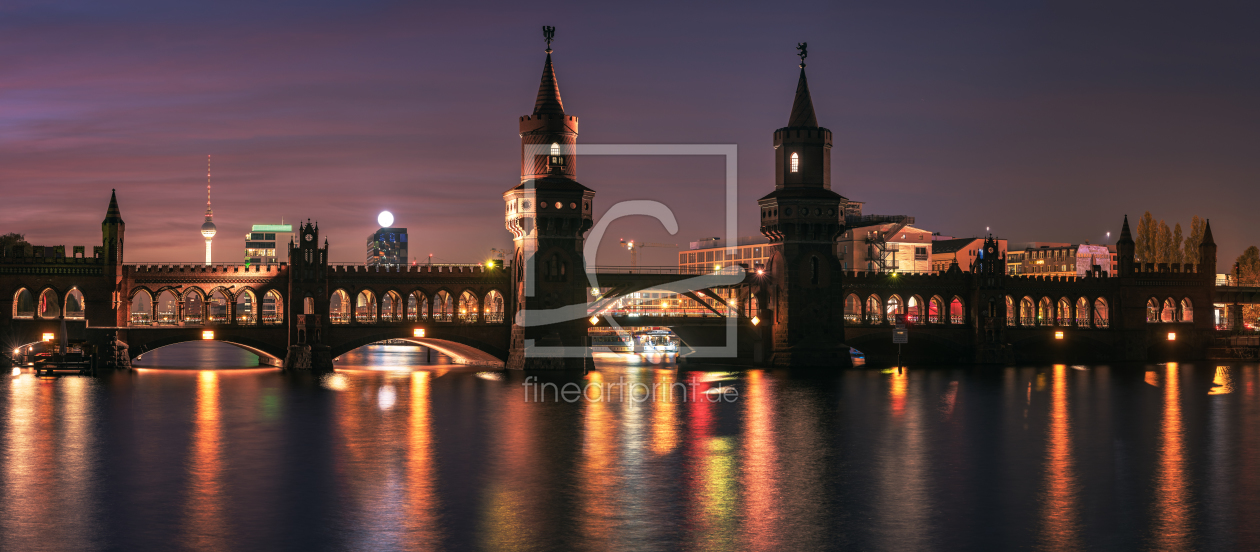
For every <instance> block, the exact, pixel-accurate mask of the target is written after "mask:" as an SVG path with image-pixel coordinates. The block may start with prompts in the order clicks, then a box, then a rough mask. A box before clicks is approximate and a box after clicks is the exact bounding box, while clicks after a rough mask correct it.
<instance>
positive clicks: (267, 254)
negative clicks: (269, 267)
mask: <svg viewBox="0 0 1260 552" xmlns="http://www.w3.org/2000/svg"><path fill="white" fill-rule="evenodd" d="M292 239H293V225H291V224H255V225H254V226H253V228H251V229H250V231H249V233H248V234H245V262H247V263H249V264H275V263H278V262H285V261H288V259H280V258H279V256H278V255H277V253H276V252H277V251H279V252H281V253H280V255H287V254H288V249H287V248H288V247H289V241H291V240H292Z"/></svg>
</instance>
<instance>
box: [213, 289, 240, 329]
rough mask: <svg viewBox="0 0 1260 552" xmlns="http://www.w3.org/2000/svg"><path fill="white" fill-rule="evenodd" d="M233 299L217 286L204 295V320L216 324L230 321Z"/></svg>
mask: <svg viewBox="0 0 1260 552" xmlns="http://www.w3.org/2000/svg"><path fill="white" fill-rule="evenodd" d="M234 302H235V299H233V298H232V292H231V291H229V290H228V289H227V288H225V287H223V286H217V287H215V288H213V289H211V290H210V292H209V293H207V294H206V320H208V321H209V322H211V323H216V324H226V323H228V322H229V321H231V319H232V318H231V314H232V304H233V303H234Z"/></svg>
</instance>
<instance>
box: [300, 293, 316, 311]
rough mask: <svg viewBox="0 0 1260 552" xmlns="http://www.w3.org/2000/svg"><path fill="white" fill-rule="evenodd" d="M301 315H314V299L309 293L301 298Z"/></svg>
mask: <svg viewBox="0 0 1260 552" xmlns="http://www.w3.org/2000/svg"><path fill="white" fill-rule="evenodd" d="M302 314H315V297H313V296H312V295H311V294H309V293H307V294H306V297H303V298H302Z"/></svg>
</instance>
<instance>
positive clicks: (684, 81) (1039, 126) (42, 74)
mask: <svg viewBox="0 0 1260 552" xmlns="http://www.w3.org/2000/svg"><path fill="white" fill-rule="evenodd" d="M45 4H46V3H45V2H23V1H21V0H17V1H14V0H10V1H6V2H4V3H3V4H2V5H0V191H2V193H3V203H2V205H3V208H2V209H0V213H2V215H0V233H4V232H20V233H25V234H26V236H27V239H28V240H29V241H31V242H32V243H34V244H37V245H61V244H64V245H67V246H69V245H89V246H90V245H99V244H100V222H101V219H103V218H104V215H105V208H106V205H107V203H108V200H109V191H110V189H111V188H117V189H118V199H119V204H120V205H121V208H122V214H123V218H124V219H125V220H126V222H127V239H128V249H127V257H126V260H127V261H129V262H139V261H184V262H196V261H198V260H199V259H201V258H202V257H203V252H204V242H203V240H202V238H201V236H200V234H199V228H200V226H201V223H202V213H203V211H204V209H205V163H206V155H207V154H213V155H214V212H215V222H216V224H217V225H218V228H219V236H218V238H216V240H215V248H214V249H215V258H216V260H219V261H239V260H241V257H242V255H243V246H244V244H243V243H242V242H243V237H244V234H245V233H246V232H247V231H248V227H249V225H250V224H259V223H278V222H279V221H280V219H281V218H282V217H283V219H284V220H285V222H292V221H296V220H298V219H302V220H305V219H306V218H311V219H314V220H318V221H319V223H320V227H321V230H322V232H323V235H324V236H326V237H328V238H329V241H330V243H331V245H332V260H334V261H340V262H352V261H359V262H361V261H362V260H363V258H364V242H365V240H366V238H367V236H368V235H369V234H370V233H371V232H372V231H373V230H374V229H375V228H376V222H375V221H376V214H377V213H378V212H379V211H381V210H383V209H389V210H391V211H393V212H394V214H395V216H396V218H397V222H396V223H395V225H396V226H403V227H406V228H408V229H409V230H410V233H411V254H412V256H413V257H418V258H422V259H423V258H427V256H428V254H429V253H432V254H433V255H434V259H435V260H436V261H444V262H475V261H480V260H484V259H486V258H488V255H489V249H490V248H492V247H498V248H506V247H508V246H509V244H510V238H509V234H508V233H507V231H506V230H504V228H503V204H502V199H501V194H502V193H503V192H504V191H505V190H507V189H508V188H510V187H512V186H515V185H516V184H518V183H519V165H518V163H519V138H518V136H517V131H518V129H517V118H518V117H519V116H521V115H526V114H528V113H530V111H531V110H532V107H533V104H534V96H535V94H536V92H537V89H538V81H539V76H540V74H541V69H542V66H543V59H544V54H543V49H544V44H543V41H542V33H541V30H540V27H541V26H542V25H554V26H556V27H557V32H556V40H555V43H554V48H555V55H554V60H555V64H556V72H557V77H558V80H559V83H560V90H561V94H562V96H563V98H564V105H565V110H566V112H568V113H569V114H572V115H577V116H578V117H580V118H581V135H580V137H579V140H580V142H581V143H584V144H601V143H653V144H659V143H701V144H706V143H718V144H731V143H734V144H737V145H738V147H739V154H740V157H739V184H740V197H741V203H740V213H739V215H740V219H739V226H740V230H741V231H740V233H741V234H743V235H752V234H756V233H757V225H758V217H757V213H758V211H757V208H756V199H757V198H758V197H760V196H762V195H764V194H765V193H767V192H768V191H770V190H771V189H773V183H774V181H773V174H772V169H773V158H772V156H771V153H772V150H771V138H772V133H773V131H774V130H775V129H776V128H778V127H781V126H784V125H785V124H786V123H787V118H788V112H789V109H790V107H791V102H792V95H793V91H794V90H795V87H796V80H797V73H798V69H797V63H798V59H797V58H796V57H795V49H794V48H795V45H796V43H797V42H802V41H808V42H809V52H810V57H809V59H808V60H807V63H808V68H807V71H808V74H809V79H810V86H811V90H812V93H813V98H814V104H815V107H816V109H817V113H818V120H819V124H821V125H822V126H825V127H828V128H830V129H831V130H832V131H833V132H834V145H835V147H834V149H833V150H832V160H833V187H834V188H835V189H836V190H837V191H838V192H840V193H841V194H843V195H845V196H847V197H849V198H851V199H854V200H858V201H864V202H866V212H867V213H881V214H908V215H913V216H915V217H916V218H917V224H916V226H918V227H920V228H924V229H927V230H931V231H937V232H941V233H942V234H946V235H954V236H969V235H980V234H982V233H983V232H984V229H985V227H986V226H990V227H992V229H993V231H994V232H995V233H997V234H998V235H1000V236H1001V237H1005V238H1009V239H1011V240H1014V241H1024V240H1038V241H1063V242H1080V241H1084V240H1090V241H1091V242H1092V243H1100V242H1102V241H1103V236H1104V233H1105V232H1107V231H1112V232H1113V239H1114V238H1115V237H1118V231H1119V229H1120V222H1121V218H1122V217H1123V215H1124V214H1126V213H1128V214H1129V215H1130V216H1131V217H1133V218H1136V217H1137V216H1140V215H1141V213H1142V212H1143V211H1146V210H1149V211H1151V212H1152V214H1154V215H1155V217H1156V218H1157V219H1161V218H1162V219H1165V220H1167V221H1168V223H1169V225H1170V226H1171V225H1172V223H1173V222H1181V223H1182V226H1183V228H1184V230H1185V231H1186V233H1187V234H1188V233H1189V221H1190V217H1191V216H1192V215H1200V216H1206V217H1209V218H1210V219H1211V221H1212V228H1213V232H1214V234H1215V236H1216V240H1217V243H1218V244H1219V245H1220V257H1221V260H1222V267H1224V266H1227V265H1226V264H1225V263H1226V262H1232V261H1233V258H1234V257H1235V256H1237V255H1238V254H1239V253H1240V252H1241V250H1242V249H1243V248H1244V247H1246V246H1248V245H1252V244H1260V232H1257V230H1256V228H1257V226H1256V224H1255V220H1254V217H1255V213H1256V206H1257V204H1258V200H1260V186H1258V185H1257V184H1258V179H1257V174H1260V154H1258V153H1257V145H1260V102H1258V100H1260V70H1257V68H1258V67H1260V33H1257V32H1256V30H1255V23H1256V21H1257V20H1258V18H1257V16H1258V15H1260V13H1257V12H1260V10H1258V9H1257V8H1256V7H1255V5H1254V4H1252V5H1250V6H1244V5H1243V4H1242V3H1239V4H1238V6H1240V7H1237V8H1226V7H1219V6H1218V7H1208V6H1205V5H1204V4H1201V3H1193V4H1183V5H1180V6H1175V7H1173V6H1170V7H1155V6H1151V5H1147V4H1146V3H1132V4H1131V5H1129V6H1127V7H1115V8H1107V9H1101V8H1098V7H1097V6H1095V5H1093V3H1081V4H1077V5H1069V4H1064V3H1059V2H1055V3H1037V2H995V3H992V4H988V5H985V4H969V5H964V4H963V3H958V2H949V3H940V2H925V3H923V4H922V5H914V4H911V3H897V4H896V5H895V7H891V6H893V4H888V6H890V7H884V8H880V9H867V8H864V7H861V5H862V4H866V3H852V4H848V5H840V4H839V3H833V2H827V3H804V2H798V3H770V2H765V3H759V4H756V5H736V4H733V3H727V2H714V3H710V4H707V5H688V4H684V3H680V2H662V3H650V2H623V3H617V4H615V5H612V6H602V7H597V6H594V5H590V4H593V3H574V4H565V3H560V2H510V3H503V4H499V5H495V4H463V3H446V4H437V5H417V4H416V3H414V2H371V1H359V2H353V3H351V2H340V3H319V2H312V1H309V0H304V1H302V2H213V3H212V2H196V3H188V2H109V3H103V2H78V3H71V2H63V3H60V4H61V7H55V8H54V7H48V6H47V5H45ZM106 4H108V5H106ZM945 4H948V5H949V7H948V9H945V8H944V7H943V6H944V5H945ZM1242 10H1249V11H1242ZM578 179H579V181H581V182H582V183H583V184H585V185H587V186H589V187H591V188H593V189H595V190H596V191H597V196H596V206H597V212H602V211H604V210H605V209H607V208H608V207H609V206H610V205H612V204H613V203H615V202H617V201H621V200H626V199H655V200H658V201H663V202H665V203H666V204H668V205H669V206H670V207H671V208H673V210H674V212H675V214H676V215H677V216H678V217H679V219H680V222H681V229H680V231H679V232H678V234H676V235H674V236H670V235H669V234H668V233H667V232H666V231H665V230H663V229H662V228H661V227H660V225H658V224H656V223H654V222H647V221H646V219H641V220H640V221H639V222H636V221H628V220H623V221H620V222H618V223H615V224H614V225H613V226H612V229H611V231H610V232H609V236H608V239H607V240H606V243H605V247H604V248H603V249H602V251H601V258H600V260H599V263H600V264H628V257H627V254H626V253H625V252H621V251H617V250H616V249H615V243H616V241H617V238H627V239H629V238H634V239H636V240H638V241H640V242H665V243H678V244H679V245H680V246H682V247H683V248H686V246H687V242H690V241H693V240H696V239H698V238H700V237H702V236H716V235H719V234H720V233H721V231H722V226H723V223H722V219H721V215H722V199H721V198H722V183H723V174H722V163H721V160H720V159H719V158H702V157H689V158H665V157H646V158H645V157H637V158H614V157H607V158H589V157H583V158H581V159H579V161H578ZM90 250H91V249H90V247H89V251H90ZM645 255H646V256H645V258H644V259H642V260H641V264H661V265H665V264H674V263H676V257H675V255H674V252H673V251H672V250H649V251H648V252H647V253H646V254H645Z"/></svg>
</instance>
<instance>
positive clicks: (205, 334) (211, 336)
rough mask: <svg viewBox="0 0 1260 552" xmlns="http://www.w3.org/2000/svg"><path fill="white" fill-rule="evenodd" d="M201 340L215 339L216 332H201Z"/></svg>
mask: <svg viewBox="0 0 1260 552" xmlns="http://www.w3.org/2000/svg"><path fill="white" fill-rule="evenodd" d="M201 338H202V339H214V330H202V332H201Z"/></svg>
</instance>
